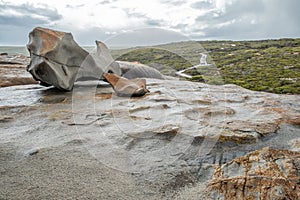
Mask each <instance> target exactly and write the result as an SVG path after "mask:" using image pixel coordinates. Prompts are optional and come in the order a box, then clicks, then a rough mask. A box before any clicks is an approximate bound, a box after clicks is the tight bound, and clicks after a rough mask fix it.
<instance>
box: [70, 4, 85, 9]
mask: <svg viewBox="0 0 300 200" xmlns="http://www.w3.org/2000/svg"><path fill="white" fill-rule="evenodd" d="M84 5H85V4H80V5H71V4H67V5H66V8H71V9H78V8H81V7H83V6H84Z"/></svg>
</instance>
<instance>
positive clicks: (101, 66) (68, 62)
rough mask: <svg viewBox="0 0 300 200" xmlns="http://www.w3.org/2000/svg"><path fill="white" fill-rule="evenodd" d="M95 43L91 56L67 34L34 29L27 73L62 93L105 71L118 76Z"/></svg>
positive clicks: (104, 53)
mask: <svg viewBox="0 0 300 200" xmlns="http://www.w3.org/2000/svg"><path fill="white" fill-rule="evenodd" d="M96 43H97V53H96V55H91V54H89V53H88V52H87V51H85V50H84V49H82V48H81V47H80V46H79V45H78V44H77V43H76V42H75V41H74V39H73V36H72V34H71V33H65V32H60V31H54V30H51V29H46V28H40V27H38V28H35V29H33V31H32V32H31V33H30V34H29V43H28V45H27V48H28V50H29V52H30V57H31V62H30V64H29V65H28V68H27V70H28V71H29V72H30V73H31V74H32V76H33V77H34V78H35V79H36V80H39V81H41V83H42V85H53V86H55V87H57V88H59V89H63V90H71V89H72V88H73V84H74V82H75V80H76V79H84V78H95V79H99V78H101V77H102V75H103V73H104V72H107V71H111V72H113V73H116V74H120V72H121V71H120V70H119V68H118V67H117V66H116V64H114V66H112V67H110V66H111V64H112V63H113V60H112V58H111V57H109V56H108V54H107V52H108V50H107V47H106V46H105V45H104V44H102V43H100V42H98V41H97V42H96ZM79 69H80V71H79ZM78 72H79V73H78ZM77 73H78V74H77Z"/></svg>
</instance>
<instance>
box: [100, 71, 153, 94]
mask: <svg viewBox="0 0 300 200" xmlns="http://www.w3.org/2000/svg"><path fill="white" fill-rule="evenodd" d="M104 77H105V79H106V80H107V81H108V82H109V83H110V84H111V85H112V87H113V89H114V90H115V92H116V93H117V95H118V96H143V95H145V94H146V93H148V92H149V90H148V89H147V88H146V80H145V79H131V80H129V79H126V78H124V77H121V76H119V75H116V74H110V73H104Z"/></svg>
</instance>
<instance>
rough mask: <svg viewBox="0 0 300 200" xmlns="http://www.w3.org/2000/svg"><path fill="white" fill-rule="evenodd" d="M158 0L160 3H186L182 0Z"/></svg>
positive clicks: (176, 4)
mask: <svg viewBox="0 0 300 200" xmlns="http://www.w3.org/2000/svg"><path fill="white" fill-rule="evenodd" d="M160 2H161V3H162V4H170V5H174V6H181V5H183V4H185V3H186V1H184V0H161V1H160Z"/></svg>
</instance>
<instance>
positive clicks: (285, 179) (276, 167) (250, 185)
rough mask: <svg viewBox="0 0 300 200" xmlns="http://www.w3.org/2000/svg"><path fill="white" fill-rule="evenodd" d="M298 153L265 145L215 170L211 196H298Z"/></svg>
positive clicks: (299, 195)
mask: <svg viewBox="0 0 300 200" xmlns="http://www.w3.org/2000/svg"><path fill="white" fill-rule="evenodd" d="M299 180H300V153H299V152H293V151H288V150H274V149H270V148H264V149H262V150H259V151H254V152H252V153H250V154H247V155H245V156H242V157H239V158H236V159H234V160H232V161H231V162H228V163H226V164H224V165H222V166H220V167H218V168H217V169H216V171H215V174H214V177H213V180H212V181H211V182H210V184H209V186H208V188H209V190H210V191H211V199H230V200H235V199H236V200H242V199H245V200H252V199H253V200H255V199H265V200H267V199H269V200H271V199H295V200H296V199H299V198H300V182H299Z"/></svg>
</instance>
